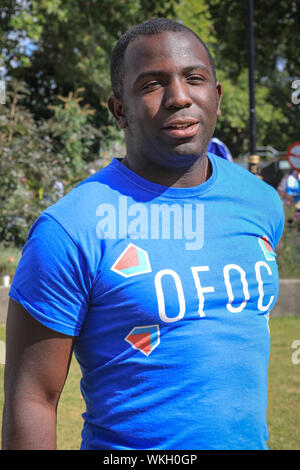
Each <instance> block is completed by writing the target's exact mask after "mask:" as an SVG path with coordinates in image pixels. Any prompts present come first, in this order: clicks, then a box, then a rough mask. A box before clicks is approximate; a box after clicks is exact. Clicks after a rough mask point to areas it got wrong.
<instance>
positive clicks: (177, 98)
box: [164, 78, 192, 109]
mask: <svg viewBox="0 0 300 470" xmlns="http://www.w3.org/2000/svg"><path fill="white" fill-rule="evenodd" d="M164 104H165V107H166V108H167V109H180V108H189V107H190V106H191V105H192V99H191V96H190V91H189V87H188V85H187V83H185V82H184V81H183V80H181V79H180V78H174V79H173V80H172V81H171V82H170V83H169V85H168V86H167V87H166V88H165V97H164Z"/></svg>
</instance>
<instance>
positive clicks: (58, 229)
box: [9, 214, 91, 336]
mask: <svg viewBox="0 0 300 470" xmlns="http://www.w3.org/2000/svg"><path fill="white" fill-rule="evenodd" d="M90 288H91V276H90V273H89V267H88V263H87V261H86V257H85V256H84V253H83V252H82V250H81V249H80V246H78V244H76V242H75V241H74V240H73V239H72V238H71V236H70V235H69V234H68V233H67V232H66V230H65V229H64V228H63V227H62V226H61V225H60V224H59V223H58V222H57V221H56V220H55V219H54V218H52V217H51V216H49V215H47V214H43V215H41V216H40V218H39V219H38V220H37V221H36V222H35V224H34V225H33V226H32V228H31V230H30V232H29V236H28V240H27V243H26V244H25V246H24V249H23V252H22V257H21V260H20V262H19V265H18V267H17V270H16V273H15V276H14V278H13V283H12V286H11V288H10V292H9V296H10V297H11V298H12V299H13V300H15V301H16V302H18V303H20V304H21V305H23V307H24V308H25V309H26V310H27V311H28V313H30V314H31V315H32V316H33V317H34V318H35V319H36V320H38V321H40V322H41V323H43V324H44V325H45V326H47V327H49V328H51V329H53V330H55V331H59V332H61V333H65V334H67V335H71V336H77V335H78V334H79V332H80V329H81V326H82V324H83V321H84V319H85V316H86V313H87V309H88V300H89V291H90Z"/></svg>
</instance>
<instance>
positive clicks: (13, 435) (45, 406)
mask: <svg viewBox="0 0 300 470" xmlns="http://www.w3.org/2000/svg"><path fill="white" fill-rule="evenodd" d="M73 344H74V338H73V337H71V336H67V335H64V334H62V333H58V332H55V331H53V330H51V329H49V328H47V327H45V326H44V325H42V324H41V323H39V322H38V321H37V320H35V319H34V318H33V317H32V316H31V315H29V313H28V312H27V311H26V310H25V309H24V308H23V307H22V306H21V305H20V304H18V303H17V302H15V301H13V300H11V299H10V302H9V308H8V316H7V324H6V348H7V349H6V366H5V376H4V392H5V403H4V410H3V425H2V449H3V450H5V449H18V450H21V449H55V448H56V409H57V404H58V400H59V397H60V394H61V392H62V389H63V386H64V383H65V380H66V377H67V373H68V370H69V365H70V361H71V357H72V351H73Z"/></svg>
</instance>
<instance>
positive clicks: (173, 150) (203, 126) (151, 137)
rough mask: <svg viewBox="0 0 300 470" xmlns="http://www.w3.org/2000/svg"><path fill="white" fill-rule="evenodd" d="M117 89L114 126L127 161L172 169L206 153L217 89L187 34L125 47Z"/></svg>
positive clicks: (163, 35)
mask: <svg viewBox="0 0 300 470" xmlns="http://www.w3.org/2000/svg"><path fill="white" fill-rule="evenodd" d="M123 90H124V91H123V98H122V103H123V109H122V112H123V118H122V120H121V121H119V123H120V127H122V128H124V130H125V139H126V146H127V152H128V157H130V158H139V159H141V158H144V159H147V160H150V161H152V162H153V163H156V164H158V165H160V166H164V167H167V168H174V169H175V168H184V167H189V166H190V165H191V164H192V163H193V162H194V161H195V160H197V159H198V158H199V157H201V156H203V155H205V154H206V149H207V146H208V143H209V140H210V138H211V136H212V134H213V132H214V129H215V125H216V118H217V115H219V113H220V111H219V104H220V99H221V93H222V91H221V86H220V84H216V83H215V80H214V76H213V71H212V68H211V65H210V61H209V58H208V55H207V52H206V50H205V49H204V47H203V46H202V44H201V43H200V42H199V41H198V40H197V38H196V37H194V36H193V35H192V34H191V33H189V32H176V33H173V32H164V33H161V34H158V35H153V36H140V37H138V38H136V39H135V40H134V41H133V42H132V43H130V44H129V46H128V48H127V50H126V54H125V77H124V86H123Z"/></svg>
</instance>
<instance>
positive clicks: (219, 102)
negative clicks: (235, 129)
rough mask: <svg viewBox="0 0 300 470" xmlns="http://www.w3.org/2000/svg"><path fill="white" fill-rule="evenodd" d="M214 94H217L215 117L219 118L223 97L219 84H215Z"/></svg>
mask: <svg viewBox="0 0 300 470" xmlns="http://www.w3.org/2000/svg"><path fill="white" fill-rule="evenodd" d="M216 92H217V116H221V114H222V113H221V101H222V96H223V89H222V85H221V83H220V82H217V84H216Z"/></svg>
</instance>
